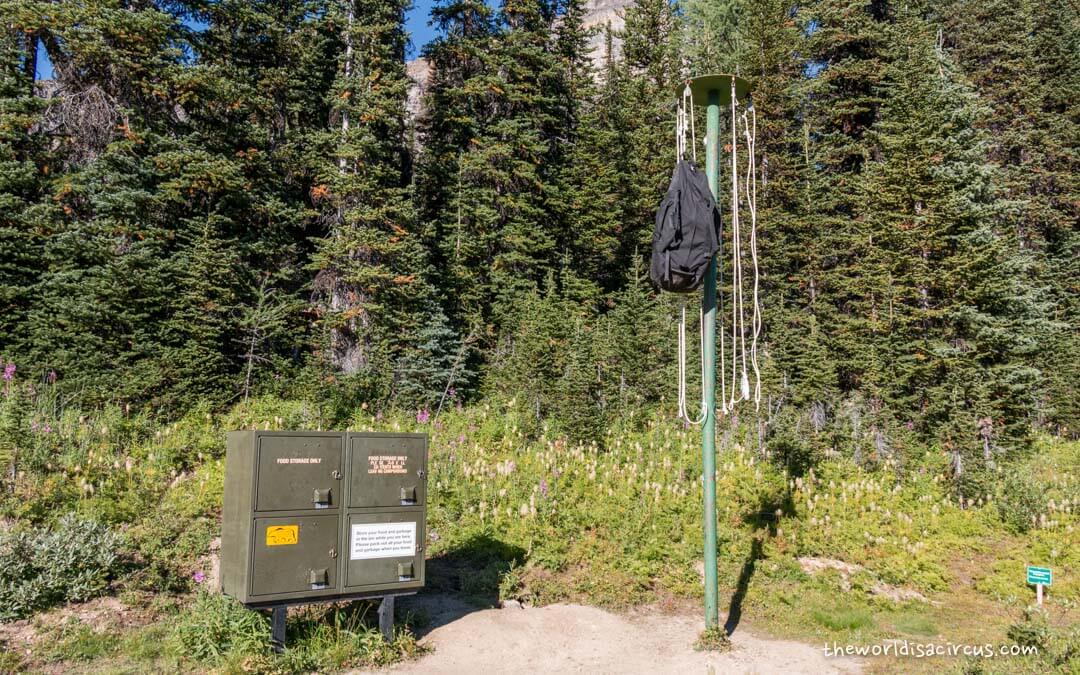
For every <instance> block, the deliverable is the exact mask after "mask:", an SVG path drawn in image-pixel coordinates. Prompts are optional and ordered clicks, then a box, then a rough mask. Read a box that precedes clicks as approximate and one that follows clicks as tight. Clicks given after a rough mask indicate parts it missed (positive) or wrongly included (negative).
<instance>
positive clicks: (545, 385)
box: [0, 0, 1080, 468]
mask: <svg viewBox="0 0 1080 675" xmlns="http://www.w3.org/2000/svg"><path fill="white" fill-rule="evenodd" d="M405 8H406V4H405V3H403V2H392V1H386V0H378V1H374V0H373V1H371V2H338V1H332V0H328V1H321V0H319V1H312V2H296V3H292V2H285V3H281V2H274V3H261V2H202V1H199V2H169V3H154V2H147V3H134V4H132V3H127V4H125V3H116V2H87V3H66V2H61V3H56V2H25V1H19V2H8V3H5V4H4V7H3V14H4V23H5V32H4V35H3V49H4V58H3V62H2V65H3V80H2V84H0V93H2V97H3V98H2V101H3V103H2V108H0V115H2V126H0V129H2V133H3V146H2V149H0V152H2V153H3V157H2V172H0V180H2V181H3V197H2V198H3V200H4V204H3V209H2V215H0V218H2V227H0V233H2V234H0V237H2V238H0V251H2V258H0V260H2V262H0V303H2V307H0V321H2V322H3V330H2V333H0V336H2V337H0V352H2V353H3V354H4V355H5V357H6V358H7V359H8V361H9V362H12V363H15V364H16V365H17V368H18V371H19V373H20V376H22V377H24V378H25V379H27V380H29V381H33V382H49V383H53V382H55V384H56V386H57V388H58V389H59V390H60V391H61V392H63V397H64V398H65V400H71V401H76V402H79V403H81V404H89V405H95V404H100V403H104V402H119V403H122V404H124V405H130V406H137V407H143V408H149V409H152V410H155V411H160V412H161V413H162V414H174V413H176V412H178V411H183V410H185V409H189V408H190V407H191V406H194V405H198V404H206V403H207V402H209V403H210V404H211V405H212V406H217V407H220V406H225V405H227V404H229V403H230V402H233V401H235V400H237V399H240V398H246V397H248V396H250V395H252V394H253V393H256V392H266V391H273V392H279V393H282V394H285V395H312V396H317V397H319V398H321V399H323V400H326V401H333V402H334V404H335V405H343V406H347V405H352V404H354V403H356V402H358V401H361V400H363V401H369V402H371V404H372V405H375V406H378V407H394V408H400V409H420V408H424V409H434V408H438V407H440V406H446V405H447V404H448V403H450V402H451V401H452V402H454V403H458V402H469V401H475V400H478V399H481V398H483V397H484V396H486V395H488V394H491V393H493V392H497V393H503V394H505V395H509V396H513V395H515V394H516V393H520V395H521V396H522V397H524V398H526V399H528V401H529V402H530V405H531V406H532V407H533V409H534V412H535V419H536V420H537V421H544V420H550V421H551V422H552V423H555V424H558V425H560V426H561V427H562V428H564V429H565V431H566V432H567V433H569V434H570V435H572V436H575V437H579V438H582V437H584V438H588V437H590V436H591V437H599V436H600V435H602V433H603V429H604V426H605V423H606V422H607V421H608V420H610V419H612V418H613V417H618V416H622V415H625V414H626V413H627V411H628V410H630V409H632V408H634V407H638V406H642V405H650V404H655V403H658V402H660V401H664V400H668V401H670V400H671V398H672V392H673V382H674V380H673V376H674V375H673V364H674V358H673V355H674V348H673V344H674V341H673V338H674V336H673V334H672V332H673V331H672V329H671V326H672V318H673V316H674V309H673V308H674V303H672V302H670V301H668V300H667V299H664V298H659V297H658V296H657V294H656V293H655V292H654V290H653V289H652V288H651V286H650V285H649V283H648V280H647V276H646V275H645V274H644V270H645V264H644V262H645V260H646V257H647V255H648V253H649V238H650V235H651V227H652V220H653V214H654V211H655V208H656V205H657V203H658V202H659V199H660V197H661V196H662V194H663V191H664V189H665V188H666V181H667V180H668V178H669V176H670V170H671V167H672V165H673V156H674V147H673V146H674V140H673V124H674V114H673V106H674V99H675V96H674V94H673V92H674V91H675V89H676V86H677V84H678V83H679V82H680V81H682V80H683V79H685V77H686V76H688V75H694V74H700V73H706V72H714V71H715V72H738V73H739V74H740V75H742V76H743V77H745V78H747V79H749V80H750V81H751V82H752V84H753V86H754V94H753V99H754V105H755V108H756V109H757V110H758V111H759V117H760V119H761V120H762V128H761V134H760V136H761V138H760V140H759V142H758V151H759V155H760V157H759V165H760V166H761V167H763V169H762V186H761V197H760V200H761V202H762V205H761V214H762V215H761V221H762V228H761V235H760V240H761V244H760V246H761V251H762V259H763V267H764V270H765V273H764V276H763V279H762V284H763V288H762V292H763V306H764V326H763V340H764V343H763V344H764V360H763V364H764V367H765V369H766V386H765V393H766V398H767V404H763V405H762V406H761V410H760V412H758V413H743V416H744V417H746V416H747V415H751V416H753V417H754V418H755V419H754V424H755V426H757V427H758V429H757V432H756V433H758V435H759V436H760V442H762V443H764V442H766V441H769V440H771V441H772V442H775V443H776V444H777V445H778V447H783V448H786V449H787V451H789V452H792V453H796V454H806V453H810V454H812V453H813V452H816V451H820V450H825V449H828V450H837V451H840V452H845V453H860V454H861V455H862V456H863V457H864V458H865V457H869V456H870V455H875V456H889V455H892V454H893V453H895V452H896V449H897V448H899V447H901V446H902V445H904V443H906V442H909V441H911V440H919V441H922V442H927V443H932V444H938V445H940V446H942V447H945V448H948V449H950V450H952V451H954V452H956V453H957V455H958V459H957V462H958V463H962V464H964V465H967V466H970V467H973V468H974V467H977V466H978V465H980V464H981V463H985V462H986V461H992V456H993V454H994V453H995V452H1001V453H1009V452H1012V451H1015V450H1018V449H1022V448H1023V447H1024V446H1025V444H1026V442H1027V439H1028V438H1029V436H1030V434H1031V432H1032V430H1033V429H1038V428H1043V429H1049V430H1052V431H1055V432H1059V433H1065V434H1072V433H1075V432H1076V430H1077V429H1078V428H1080V394H1078V392H1077V384H1076V382H1077V380H1078V378H1080V329H1078V328H1080V324H1078V321H1080V319H1078V316H1080V315H1078V312H1080V304H1078V303H1080V300H1078V294H1077V290H1078V289H1077V283H1078V280H1080V270H1078V248H1077V247H1078V242H1080V239H1078V233H1077V221H1078V203H1080V188H1078V186H1077V163H1078V158H1077V140H1078V138H1080V136H1078V134H1080V126H1078V124H1080V117H1078V115H1080V113H1078V109H1077V100H1080V97H1078V96H1077V93H1078V92H1080V83H1078V76H1080V75H1078V69H1077V67H1076V64H1077V62H1078V57H1080V30H1078V28H1080V24H1078V23H1077V22H1078V18H1077V12H1076V8H1075V7H1074V6H1072V5H1071V4H1070V3H1068V2H1024V3H1020V4H1018V5H1014V3H1003V4H1002V3H997V4H995V3H993V2H989V3H988V2H966V1H954V2H943V3H920V2H904V3H892V2H869V3H852V2H833V1H831V0H830V1H823V2H810V3H800V4H797V5H793V4H792V3H790V2H754V3H746V2H739V1H738V0H735V1H731V2H724V3H716V2H708V1H706V0H698V1H695V0H688V1H687V2H686V3H685V5H676V4H674V3H670V2H668V1H667V0H642V1H641V2H638V3H637V4H635V5H632V6H630V7H629V8H628V9H626V11H625V27H624V28H623V29H622V30H620V31H617V32H614V34H613V32H612V31H610V30H607V31H606V34H605V35H602V36H600V37H601V38H602V40H601V44H602V46H601V47H600V48H599V51H602V52H603V53H595V54H593V53H590V51H589V39H590V37H592V35H591V34H590V32H589V31H588V30H587V29H585V28H584V27H583V25H582V15H583V12H584V7H583V0H582V1H579V0H559V1H557V2H548V1H547V0H522V1H514V2H506V3H504V4H503V5H501V6H499V7H490V6H488V5H487V4H485V3H483V2H481V1H480V0H476V1H474V0H460V1H452V2H450V1H448V2H440V3H438V4H437V5H436V7H435V9H434V10H433V12H432V15H431V21H432V22H433V23H434V24H435V25H436V27H437V28H438V30H439V35H440V37H439V38H438V39H436V40H435V41H434V42H432V43H431V44H429V45H427V46H426V47H424V49H423V54H422V56H423V57H424V58H425V59H426V60H427V61H428V62H429V63H430V65H431V68H432V73H433V74H432V76H431V79H430V81H429V82H428V83H426V86H425V87H424V97H423V100H422V104H421V105H420V106H419V111H418V112H417V113H416V114H415V115H410V114H409V113H408V111H407V110H406V96H407V94H408V91H409V88H410V83H409V80H408V79H407V75H406V70H405V61H404V54H405V49H406V43H407V41H408V39H409V37H408V35H407V34H406V33H405V32H404V27H403V18H404V11H405ZM40 50H44V52H45V53H47V55H48V58H49V60H50V61H51V62H52V64H53V68H54V77H53V79H51V80H45V81H39V80H35V78H34V73H35V69H36V66H37V64H36V59H37V55H38V54H39V53H40ZM665 397H666V398H665ZM987 448H990V450H989V451H987Z"/></svg>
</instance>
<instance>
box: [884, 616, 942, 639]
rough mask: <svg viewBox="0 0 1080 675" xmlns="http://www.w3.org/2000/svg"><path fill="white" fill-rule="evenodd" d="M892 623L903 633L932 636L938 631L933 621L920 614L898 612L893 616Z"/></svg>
mask: <svg viewBox="0 0 1080 675" xmlns="http://www.w3.org/2000/svg"><path fill="white" fill-rule="evenodd" d="M892 625H893V627H894V628H896V630H898V631H899V632H901V633H903V634H905V635H919V636H924V637H934V636H935V635H937V634H938V632H939V631H938V628H937V626H935V625H934V622H933V621H931V620H930V619H929V618H927V617H925V616H923V615H922V614H914V613H909V614H899V615H897V616H895V617H893V620H892Z"/></svg>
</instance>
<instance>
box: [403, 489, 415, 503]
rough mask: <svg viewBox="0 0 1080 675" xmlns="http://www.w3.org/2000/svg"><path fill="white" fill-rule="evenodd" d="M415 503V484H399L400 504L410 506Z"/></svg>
mask: <svg viewBox="0 0 1080 675" xmlns="http://www.w3.org/2000/svg"><path fill="white" fill-rule="evenodd" d="M415 503H416V486H413V485H407V486H406V485H403V486H401V505H402V506H412V505H413V504H415Z"/></svg>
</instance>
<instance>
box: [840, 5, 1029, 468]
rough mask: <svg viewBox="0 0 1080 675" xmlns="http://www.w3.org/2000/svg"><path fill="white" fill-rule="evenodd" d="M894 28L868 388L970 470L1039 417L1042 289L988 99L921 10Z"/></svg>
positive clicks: (861, 317) (868, 319)
mask: <svg viewBox="0 0 1080 675" xmlns="http://www.w3.org/2000/svg"><path fill="white" fill-rule="evenodd" d="M888 36H889V44H890V55H889V57H890V58H889V66H888V67H887V68H886V70H885V71H884V74H885V78H886V79H885V82H884V83H883V92H882V93H883V98H884V100H885V103H884V104H883V106H882V108H881V110H880V117H879V119H878V121H877V123H876V124H875V125H874V127H873V128H872V130H871V133H870V134H869V136H868V137H869V138H870V139H871V140H872V142H873V144H874V152H873V157H874V159H873V160H872V161H870V162H868V163H867V165H866V167H865V170H864V180H865V183H864V185H863V188H862V190H861V191H860V195H861V196H862V199H863V200H864V204H865V206H864V208H863V210H862V211H861V212H860V214H859V219H860V221H861V222H863V223H865V231H866V233H867V241H866V243H865V245H864V246H863V247H862V251H863V256H862V263H861V270H862V271H863V275H862V277H861V278H860V279H859V283H858V285H856V286H853V288H854V289H855V293H854V294H853V295H852V296H851V297H850V298H849V307H850V314H851V321H850V322H849V323H848V326H849V327H850V328H851V329H852V330H854V331H855V334H856V335H857V338H858V341H859V344H861V345H864V346H865V347H866V348H867V350H868V353H869V354H870V356H869V357H867V358H865V359H863V363H864V364H865V365H864V366H863V368H862V380H861V385H862V388H863V390H864V391H865V392H866V394H867V395H869V396H872V397H879V398H880V399H883V402H884V403H885V405H886V407H887V408H888V409H890V410H891V413H892V414H893V415H897V416H903V417H901V418H900V419H904V418H906V419H907V420H908V421H909V423H913V424H914V425H915V426H916V428H917V429H918V430H920V431H922V432H923V433H924V434H925V435H926V436H928V437H930V438H932V439H934V440H936V441H937V442H938V443H939V444H940V445H941V447H943V448H945V449H947V450H949V451H951V452H952V453H953V456H954V458H955V466H956V467H957V473H958V474H961V477H962V473H963V472H964V471H971V470H972V469H973V468H975V467H978V466H987V464H988V462H989V461H991V460H992V459H993V453H991V456H987V454H986V448H987V447H993V448H996V449H997V450H1000V451H1002V452H1004V451H1007V450H1011V449H1016V448H1018V447H1021V446H1022V444H1023V443H1024V441H1025V439H1026V436H1027V433H1028V430H1029V429H1030V428H1031V422H1032V418H1031V415H1032V412H1033V409H1034V396H1033V393H1034V391H1035V388H1036V382H1035V376H1036V373H1035V372H1033V371H1032V369H1031V368H1029V367H1026V366H1025V365H1024V363H1023V356H1024V354H1025V353H1026V352H1028V351H1030V350H1031V348H1032V346H1033V344H1034V343H1035V337H1036V335H1037V332H1038V330H1039V329H1040V316H1039V315H1038V312H1037V310H1038V309H1039V302H1038V300H1037V298H1036V297H1035V296H1034V294H1033V293H1032V292H1031V288H1030V286H1029V285H1028V283H1027V278H1026V270H1025V267H1026V264H1027V262H1026V258H1025V256H1023V255H1020V254H1018V253H1017V251H1016V249H1015V245H1014V244H1013V242H1014V239H1013V237H1014V236H1015V230H1011V229H1010V228H1009V227H1007V221H1005V220H1003V219H1002V217H1001V215H1002V211H1003V206H1004V205H1005V204H1004V203H1003V202H1002V200H1001V199H1000V197H999V196H998V195H997V194H996V187H995V178H996V173H995V172H994V171H993V170H992V169H991V168H989V167H988V166H987V164H986V156H985V142H984V136H983V132H982V131H981V130H980V129H979V128H978V124H979V121H980V119H981V118H982V116H983V115H985V113H986V112H987V111H986V110H985V109H984V108H983V107H982V106H981V104H980V102H979V99H978V97H977V95H976V94H975V93H974V92H973V91H972V90H971V88H970V87H969V86H968V85H967V84H966V83H965V82H964V80H963V78H962V76H961V75H959V73H958V71H957V69H956V67H955V65H954V64H953V62H952V61H951V60H950V58H949V57H948V55H947V54H946V53H945V52H944V50H942V49H941V48H940V47H938V46H936V45H935V42H934V31H933V29H932V27H931V26H930V25H929V24H928V23H927V22H926V21H925V20H923V18H922V17H920V16H919V15H917V14H915V13H914V12H912V11H910V10H901V11H900V13H899V16H898V18H897V20H896V23H895V24H894V25H893V26H891V27H890V30H889V32H888ZM983 440H988V441H989V444H984V443H983V442H982V441H983Z"/></svg>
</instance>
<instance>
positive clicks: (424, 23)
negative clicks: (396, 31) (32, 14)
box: [37, 0, 435, 80]
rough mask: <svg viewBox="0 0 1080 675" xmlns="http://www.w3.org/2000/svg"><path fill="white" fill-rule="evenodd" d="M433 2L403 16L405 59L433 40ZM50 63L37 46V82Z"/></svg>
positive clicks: (416, 0) (417, 4)
mask: <svg viewBox="0 0 1080 675" xmlns="http://www.w3.org/2000/svg"><path fill="white" fill-rule="evenodd" d="M434 4H435V0H413V8H412V9H411V10H409V12H408V14H406V15H405V30H407V31H409V37H410V40H409V47H408V51H407V52H406V58H409V59H411V58H414V57H415V56H416V55H417V54H419V53H420V50H421V49H423V48H424V45H426V44H427V43H429V42H431V41H432V39H434V38H435V29H434V28H432V27H431V26H429V25H428V16H429V14H430V13H431V6H432V5H434ZM52 74H53V70H52V63H50V62H49V56H48V54H46V53H45V46H44V45H42V44H39V45H38V60H37V77H38V79H39V80H48V79H51V78H52Z"/></svg>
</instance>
